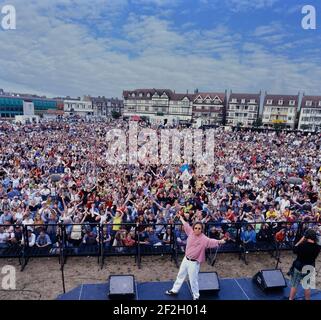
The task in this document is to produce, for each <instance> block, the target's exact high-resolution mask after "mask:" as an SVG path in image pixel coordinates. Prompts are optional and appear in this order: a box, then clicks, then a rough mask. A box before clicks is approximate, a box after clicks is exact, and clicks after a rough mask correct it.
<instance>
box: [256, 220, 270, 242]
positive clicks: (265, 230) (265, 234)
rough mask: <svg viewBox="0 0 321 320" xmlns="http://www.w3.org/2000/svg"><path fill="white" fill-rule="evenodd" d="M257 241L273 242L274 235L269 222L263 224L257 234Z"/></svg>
mask: <svg viewBox="0 0 321 320" xmlns="http://www.w3.org/2000/svg"><path fill="white" fill-rule="evenodd" d="M256 239H257V241H262V242H272V241H273V235H272V230H271V228H270V226H269V225H268V224H267V223H264V224H262V226H261V229H260V231H259V232H258V234H257V236H256Z"/></svg>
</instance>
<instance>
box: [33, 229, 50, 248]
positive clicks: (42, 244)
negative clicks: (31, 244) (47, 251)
mask: <svg viewBox="0 0 321 320" xmlns="http://www.w3.org/2000/svg"><path fill="white" fill-rule="evenodd" d="M51 244H52V242H51V240H50V237H49V236H48V235H47V234H46V232H45V231H44V230H41V231H40V233H39V236H38V237H37V240H36V245H37V247H38V248H48V247H50V246H51Z"/></svg>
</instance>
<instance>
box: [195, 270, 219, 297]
mask: <svg viewBox="0 0 321 320" xmlns="http://www.w3.org/2000/svg"><path fill="white" fill-rule="evenodd" d="M198 286H199V292H200V295H201V294H208V293H217V292H218V291H219V290H220V281H219V278H218V275H217V273H216V272H200V273H199V274H198Z"/></svg>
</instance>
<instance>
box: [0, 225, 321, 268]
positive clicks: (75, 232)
mask: <svg viewBox="0 0 321 320" xmlns="http://www.w3.org/2000/svg"><path fill="white" fill-rule="evenodd" d="M319 225H320V224H318V223H317V222H313V221H309V222H245V221H243V222H236V223H222V222H221V223H220V222H215V221H212V222H208V223H207V224H205V230H204V232H205V234H206V235H207V236H208V237H209V238H213V239H223V238H224V239H225V240H226V243H225V244H224V245H221V246H220V247H219V248H218V249H217V250H216V249H208V250H207V251H206V256H207V259H208V262H209V263H210V264H212V265H214V263H215V259H216V256H217V253H224V252H225V253H237V254H239V258H240V259H243V260H244V262H245V263H246V264H247V258H246V257H247V253H250V252H253V251H255V252H270V253H271V256H273V257H274V258H275V259H277V260H278V259H279V255H280V251H282V250H291V249H292V248H293V246H294V244H295V243H296V242H297V241H298V240H299V239H300V238H301V237H302V236H303V235H304V232H305V230H306V229H308V228H315V229H317V228H318V227H319ZM1 234H2V236H1ZM319 239H321V237H319ZM186 240H187V235H186V233H185V231H184V228H183V226H182V224H178V223H175V224H134V223H132V224H131V223H128V224H118V225H116V224H103V225H102V224H90V223H83V224H74V223H72V224H63V223H58V224H47V225H45V224H42V225H8V224H6V225H0V258H18V259H19V262H20V264H21V270H23V269H24V268H25V266H26V265H27V263H28V260H29V259H30V258H40V257H52V256H54V257H58V258H59V263H60V265H61V267H62V268H63V266H64V264H65V263H66V261H67V258H68V257H71V256H96V257H97V260H98V263H99V264H100V266H101V268H102V267H103V265H104V263H105V261H106V258H107V257H109V256H132V257H133V258H134V260H135V263H136V264H137V265H138V267H140V266H141V262H142V257H143V256H148V255H168V256H170V257H171V261H174V262H175V264H176V265H177V266H178V258H179V255H180V254H184V251H185V246H186ZM319 245H321V241H319ZM107 261H108V260H107Z"/></svg>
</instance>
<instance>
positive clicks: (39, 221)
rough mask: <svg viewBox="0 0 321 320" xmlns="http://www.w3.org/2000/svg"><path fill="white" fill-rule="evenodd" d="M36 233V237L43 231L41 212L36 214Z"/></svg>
mask: <svg viewBox="0 0 321 320" xmlns="http://www.w3.org/2000/svg"><path fill="white" fill-rule="evenodd" d="M34 225H35V226H34V232H35V234H36V235H38V234H40V231H41V230H43V227H44V221H43V220H42V218H41V214H40V213H39V212H37V213H36V215H35V218H34Z"/></svg>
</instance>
